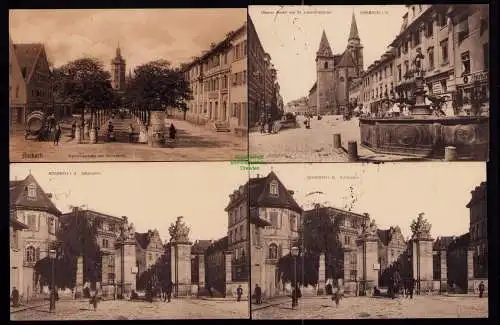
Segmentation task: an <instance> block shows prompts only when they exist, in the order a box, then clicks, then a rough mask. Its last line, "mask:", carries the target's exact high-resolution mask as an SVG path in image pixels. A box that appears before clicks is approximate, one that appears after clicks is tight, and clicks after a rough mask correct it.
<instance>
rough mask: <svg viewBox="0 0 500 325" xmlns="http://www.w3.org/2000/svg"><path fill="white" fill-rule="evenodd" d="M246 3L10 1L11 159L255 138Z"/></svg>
mask: <svg viewBox="0 0 500 325" xmlns="http://www.w3.org/2000/svg"><path fill="white" fill-rule="evenodd" d="M246 20H247V9H246V8H240V9H144V10H143V9H96V10H63V9H53V10H11V11H9V111H10V161H13V162H66V161H71V162H90V161H224V160H230V159H234V156H235V155H238V154H246V153H247V150H248V122H247V116H248V114H247V59H246V44H247V41H246V35H247V32H246Z"/></svg>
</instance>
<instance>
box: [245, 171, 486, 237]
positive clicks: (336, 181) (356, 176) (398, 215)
mask: <svg viewBox="0 0 500 325" xmlns="http://www.w3.org/2000/svg"><path fill="white" fill-rule="evenodd" d="M271 168H272V169H273V170H274V172H275V173H276V174H277V175H278V177H279V178H280V179H281V181H282V182H283V184H284V186H286V187H287V188H288V189H290V190H294V191H295V195H294V196H295V199H296V200H297V203H298V204H299V205H303V206H306V207H307V206H309V205H310V204H311V203H312V202H314V201H315V200H317V201H319V202H329V203H330V204H331V205H333V206H334V207H337V208H341V209H351V211H353V212H357V213H364V212H366V213H369V214H370V217H371V218H373V219H375V221H376V223H377V225H378V226H379V227H380V228H381V229H387V228H389V227H390V226H396V225H399V226H400V228H401V231H402V232H403V235H404V236H405V237H407V236H410V235H411V231H410V224H411V221H412V220H413V219H415V218H416V217H418V213H420V212H424V213H425V218H427V220H428V221H429V222H430V223H431V224H432V228H431V233H432V235H433V236H435V237H437V236H453V235H457V236H458V235H462V234H464V233H466V232H468V231H469V209H467V208H466V207H465V205H466V204H467V203H468V202H469V200H470V198H471V193H470V192H471V191H472V190H473V189H474V188H475V187H476V186H478V185H479V184H480V183H481V182H483V181H486V166H485V163H484V162H483V163H482V162H477V163H476V162H470V163H469V162H461V163H444V162H437V163H424V162H422V163H417V164H416V163H396V164H394V163H386V164H381V165H376V164H339V163H333V164H275V165H271V166H266V165H264V166H260V170H258V171H256V172H252V176H255V174H257V173H259V174H261V175H262V176H264V175H267V174H268V173H269V172H270V171H271ZM351 188H352V189H351ZM314 191H321V192H323V193H324V194H323V195H321V194H318V195H315V197H316V198H315V199H313V198H312V196H311V195H308V194H309V193H311V192H314Z"/></svg>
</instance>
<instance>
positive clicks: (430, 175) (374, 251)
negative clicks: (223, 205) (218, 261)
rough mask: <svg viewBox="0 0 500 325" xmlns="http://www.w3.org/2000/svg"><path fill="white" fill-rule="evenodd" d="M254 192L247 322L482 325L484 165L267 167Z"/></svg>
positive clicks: (254, 180)
mask: <svg viewBox="0 0 500 325" xmlns="http://www.w3.org/2000/svg"><path fill="white" fill-rule="evenodd" d="M457 175H461V176H460V177H457ZM250 184H251V187H250V198H251V200H250V203H249V207H250V215H251V217H252V219H251V230H252V237H251V247H250V250H251V256H252V265H251V274H252V277H251V279H252V280H251V286H252V298H253V299H252V309H251V310H252V319H361V318H426V317H431V318H469V317H477V318H482V317H488V298H487V297H488V239H487V224H488V222H487V203H486V197H487V194H486V192H487V190H486V188H487V184H486V167H485V164H484V162H461V163H456V162H454V163H442V162H431V163H429V162H422V163H419V164H413V163H386V164H382V165H377V164H334V163H332V164H275V165H265V166H261V168H260V170H258V171H255V172H254V171H252V172H251V178H250ZM252 198H254V199H252Z"/></svg>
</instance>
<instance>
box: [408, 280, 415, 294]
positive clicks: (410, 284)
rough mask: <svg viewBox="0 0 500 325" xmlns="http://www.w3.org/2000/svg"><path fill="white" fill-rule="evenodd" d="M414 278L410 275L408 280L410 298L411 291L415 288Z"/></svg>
mask: <svg viewBox="0 0 500 325" xmlns="http://www.w3.org/2000/svg"><path fill="white" fill-rule="evenodd" d="M415 282H416V280H415V278H413V277H410V282H409V288H408V289H409V290H410V299H413V291H414V290H415Z"/></svg>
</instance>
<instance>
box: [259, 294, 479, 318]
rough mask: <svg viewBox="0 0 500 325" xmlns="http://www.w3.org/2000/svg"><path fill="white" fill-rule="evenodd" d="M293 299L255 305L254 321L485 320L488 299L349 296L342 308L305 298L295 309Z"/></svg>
mask: <svg viewBox="0 0 500 325" xmlns="http://www.w3.org/2000/svg"><path fill="white" fill-rule="evenodd" d="M291 306H292V304H291V298H288V297H281V298H276V299H272V300H270V301H267V302H265V303H264V304H262V305H252V319H361V318H483V317H488V299H487V298H478V296H472V295H455V296H447V295H446V296H445V295H432V296H414V297H413V299H409V298H408V299H407V298H402V297H401V298H396V299H390V298H386V297H347V298H344V299H342V300H341V301H340V304H339V306H335V302H334V301H332V300H331V297H329V296H318V297H305V298H302V299H300V300H299V305H298V307H297V308H296V309H292V307H291Z"/></svg>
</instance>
